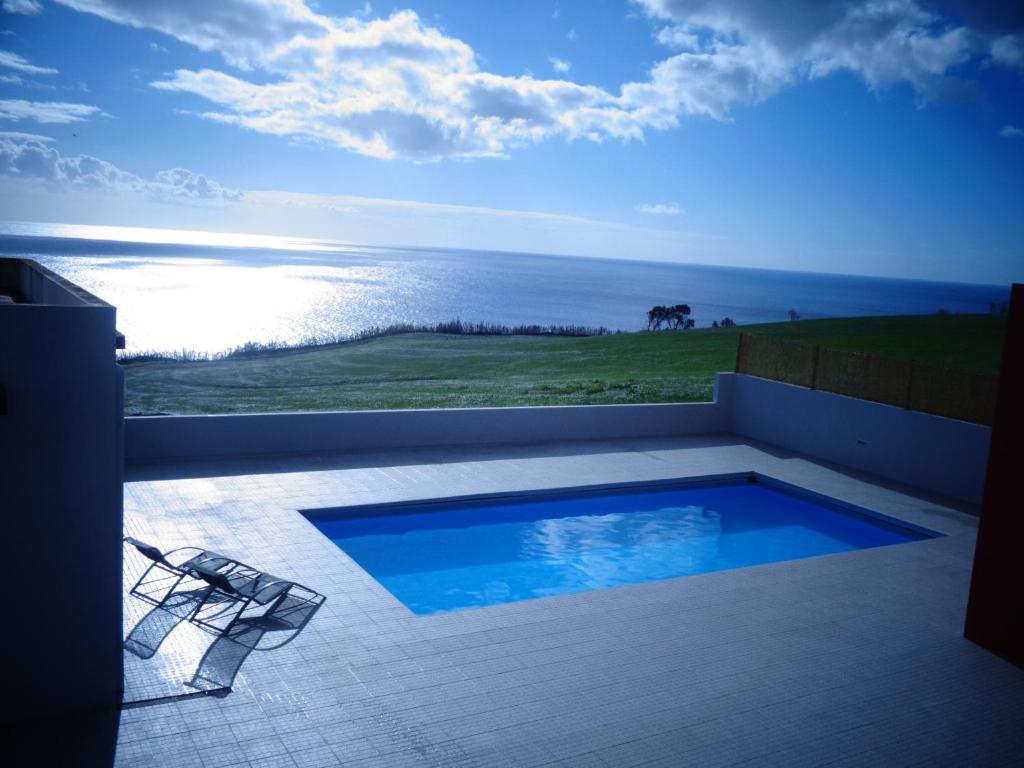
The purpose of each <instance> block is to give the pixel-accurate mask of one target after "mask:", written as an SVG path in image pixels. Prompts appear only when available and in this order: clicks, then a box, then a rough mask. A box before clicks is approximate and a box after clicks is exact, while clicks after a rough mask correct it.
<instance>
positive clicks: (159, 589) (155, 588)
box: [124, 536, 238, 606]
mask: <svg viewBox="0 0 1024 768" xmlns="http://www.w3.org/2000/svg"><path fill="white" fill-rule="evenodd" d="M124 541H125V543H127V544H131V545H132V546H133V547H135V549H136V550H138V551H139V553H140V554H142V555H143V556H144V557H146V558H148V559H149V560H151V561H152V562H151V563H150V564H149V567H148V568H146V570H145V571H144V572H143V574H142V576H141V577H139V580H138V581H136V582H135V585H134V586H133V587H132V588H131V590H130V594H132V595H134V596H135V597H137V598H139V599H140V600H143V601H145V602H147V603H150V604H151V605H157V606H160V605H163V604H164V603H165V602H166V601H167V598H169V597H170V596H171V594H172V593H173V592H174V590H175V589H176V588H177V586H178V585H179V584H181V582H182V581H183V580H184V579H185V578H193V579H200V578H201V577H200V576H199V575H198V571H197V570H196V569H197V568H200V567H202V568H204V569H205V570H208V571H212V572H217V571H220V570H221V569H223V568H230V567H232V566H235V565H238V561H237V560H234V559H233V558H230V557H228V556H226V555H221V554H219V553H217V552H211V551H209V550H206V549H200V548H199V547H180V548H178V549H173V550H171V551H170V552H166V553H165V552H161V551H160V549H159V548H157V547H154V546H153V545H152V544H147V543H146V542H144V541H140V540H139V539H135V538H132V537H131V536H125V537H124ZM186 553H192V554H191V555H190V556H187V557H186V556H184V555H185V554H186Z"/></svg>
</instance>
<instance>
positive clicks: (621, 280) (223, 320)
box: [0, 224, 1009, 352]
mask: <svg viewBox="0 0 1024 768" xmlns="http://www.w3.org/2000/svg"><path fill="white" fill-rule="evenodd" d="M154 233H155V234H154ZM75 235H83V236H75ZM127 237H131V238H133V239H135V240H146V241H148V242H133V241H129V240H126V239H123V238H127ZM175 237H176V235H175V234H173V233H168V232H165V231H157V230H116V229H115V228H87V227H71V226H54V225H11V224H8V225H0V254H3V255H11V256H23V257H28V258H32V259H35V260H37V261H39V262H40V263H41V264H43V265H44V266H46V267H48V268H49V269H52V270H53V271H55V272H57V273H59V274H60V275H63V276H64V277H66V278H67V279H69V280H71V281H72V282H74V283H77V284H79V285H81V286H82V287H84V288H86V289H87V290H89V291H91V292H92V293H94V294H96V295H97V296H99V297H100V298H101V299H103V300H105V301H107V302H109V303H111V304H113V305H115V306H116V307H117V310H118V329H119V330H120V331H121V332H122V333H124V334H125V336H126V337H127V345H128V347H127V348H128V350H129V351H135V352H142V351H173V350H182V349H188V350H195V351H199V352H219V351H223V350H227V349H230V348H233V347H236V346H239V345H241V344H244V343H246V342H250V341H254V342H272V341H273V342H285V343H299V342H302V341H304V340H307V339H310V338H312V337H318V338H323V337H334V336H339V335H340V336H347V335H351V334H354V333H357V332H359V331H361V330H364V329H366V328H370V327H373V326H384V325H389V324H392V323H406V322H408V323H417V324H420V323H422V324H429V323H437V322H442V321H447V320H452V319H455V318H459V319H461V320H463V321H470V322H487V323H500V324H504V325H519V324H539V325H585V326H594V327H597V326H603V327H605V328H608V329H610V330H623V331H635V330H639V329H641V328H644V327H646V313H647V310H648V309H650V308H651V307H652V306H654V305H657V304H682V303H685V304H689V305H690V307H691V308H692V311H693V314H692V317H693V318H694V319H695V321H696V326H697V327H698V328H700V327H707V326H710V325H711V323H712V321H716V320H717V321H721V320H722V318H724V317H729V318H731V319H732V320H734V321H735V322H737V323H738V324H741V325H745V324H749V323H765V322H775V321H781V320H786V319H788V317H789V311H790V310H791V309H792V310H795V311H796V312H797V313H798V314H799V316H800V317H801V318H822V317H848V316H856V315H903V314H931V313H935V312H937V311H939V310H945V311H947V312H955V313H972V312H988V311H990V308H991V305H992V303H993V302H997V303H998V302H1005V301H1007V300H1008V297H1009V288H1008V287H1006V286H990V285H974V284H962V283H941V282H928V281H920V280H894V279H884V278H871V277H853V276H843V275H830V274H812V273H805V272H783V271H774V270H762V269H741V268H734V267H712V266H700V265H691V264H669V263H658V262H642V261H615V260H607V259H586V258H576V257H564V256H540V255H532V254H524V253H499V252H483V251H481V252H473V251H457V250H445V249H424V248H386V247H373V246H362V245H360V246H353V245H346V244H344V243H331V242H325V241H312V240H310V241H304V240H293V239H282V238H239V239H238V240H234V239H232V238H230V237H226V236H219V237H205V236H201V235H199V233H192V234H191V235H190V234H189V233H184V234H182V235H181V236H180V238H179V239H183V240H186V241H190V242H185V243H174V242H156V241H157V240H167V239H173V238H175ZM232 242H240V243H241V245H240V246H237V247H236V246H228V245H225V243H232Z"/></svg>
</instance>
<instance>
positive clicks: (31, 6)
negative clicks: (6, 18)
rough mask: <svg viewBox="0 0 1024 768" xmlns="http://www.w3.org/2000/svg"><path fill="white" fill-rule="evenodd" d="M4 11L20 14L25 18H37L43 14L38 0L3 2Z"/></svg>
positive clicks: (6, 0)
mask: <svg viewBox="0 0 1024 768" xmlns="http://www.w3.org/2000/svg"><path fill="white" fill-rule="evenodd" d="M2 7H3V9H4V10H5V11H7V13H20V14H22V15H24V16H35V15H36V14H37V13H42V12H43V6H42V5H41V4H40V3H39V2H38V0H3V5H2Z"/></svg>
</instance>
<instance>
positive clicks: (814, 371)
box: [811, 344, 821, 389]
mask: <svg viewBox="0 0 1024 768" xmlns="http://www.w3.org/2000/svg"><path fill="white" fill-rule="evenodd" d="M819 354H821V345H820V344H815V345H814V352H812V353H811V389H817V388H818V355H819Z"/></svg>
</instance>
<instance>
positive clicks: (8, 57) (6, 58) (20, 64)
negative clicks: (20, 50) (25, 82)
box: [0, 51, 57, 75]
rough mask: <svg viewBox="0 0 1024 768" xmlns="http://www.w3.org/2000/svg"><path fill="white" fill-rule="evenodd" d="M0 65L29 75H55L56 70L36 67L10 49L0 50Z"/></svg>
mask: <svg viewBox="0 0 1024 768" xmlns="http://www.w3.org/2000/svg"><path fill="white" fill-rule="evenodd" d="M0 67H7V68H8V69H16V70H18V71H19V72H24V73H26V74H29V75H56V74H57V70H56V69H53V68H51V67H37V66H35V65H34V64H32V63H30V62H29V61H28V60H27V59H25V57H23V56H19V55H18V54H16V53H11V52H10V51H0Z"/></svg>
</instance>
